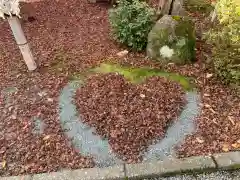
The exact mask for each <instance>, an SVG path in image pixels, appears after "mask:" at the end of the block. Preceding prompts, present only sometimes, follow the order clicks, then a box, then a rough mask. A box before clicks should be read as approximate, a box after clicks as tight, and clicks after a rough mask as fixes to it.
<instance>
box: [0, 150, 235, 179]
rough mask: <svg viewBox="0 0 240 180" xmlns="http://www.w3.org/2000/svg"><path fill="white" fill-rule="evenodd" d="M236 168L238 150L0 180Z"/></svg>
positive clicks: (115, 176) (121, 176)
mask: <svg viewBox="0 0 240 180" xmlns="http://www.w3.org/2000/svg"><path fill="white" fill-rule="evenodd" d="M239 168H240V151H236V152H228V153H219V154H214V155H212V156H195V157H189V158H183V159H166V160H164V161H152V162H144V163H139V164H121V165H115V166H111V167H107V168H89V169H77V170H65V171H59V172H52V173H43V174H35V175H32V176H30V175H26V176H14V177H13V176H11V177H0V180H120V179H122V180H126V179H139V178H150V177H154V176H169V175H173V174H179V173H191V172H207V171H217V170H234V169H239Z"/></svg>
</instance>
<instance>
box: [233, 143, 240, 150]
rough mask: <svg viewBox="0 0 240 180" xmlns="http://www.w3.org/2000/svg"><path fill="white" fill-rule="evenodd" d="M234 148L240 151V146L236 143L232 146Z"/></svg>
mask: <svg viewBox="0 0 240 180" xmlns="http://www.w3.org/2000/svg"><path fill="white" fill-rule="evenodd" d="M232 147H233V148H235V149H238V148H240V144H238V143H234V144H232Z"/></svg>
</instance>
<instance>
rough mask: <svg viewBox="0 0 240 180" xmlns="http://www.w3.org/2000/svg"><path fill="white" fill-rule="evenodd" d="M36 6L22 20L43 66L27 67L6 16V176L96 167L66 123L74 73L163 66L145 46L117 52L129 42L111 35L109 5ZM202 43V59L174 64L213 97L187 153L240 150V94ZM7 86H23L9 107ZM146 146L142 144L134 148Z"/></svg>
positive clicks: (1, 135) (2, 77)
mask: <svg viewBox="0 0 240 180" xmlns="http://www.w3.org/2000/svg"><path fill="white" fill-rule="evenodd" d="M29 1H32V0H29ZM22 5H23V6H24V4H22ZM32 6H33V8H34V9H35V18H36V21H33V22H28V21H25V20H24V19H23V20H22V26H23V29H24V32H25V34H26V36H27V39H28V40H29V42H30V44H31V46H32V50H33V53H34V56H35V57H36V61H37V63H38V65H39V68H38V70H37V71H35V72H32V73H29V72H28V71H27V70H26V66H25V64H24V62H23V60H22V57H21V54H20V52H19V49H18V47H17V46H16V43H15V41H14V39H13V36H12V33H11V30H10V28H9V25H8V23H7V21H3V20H1V21H0V29H1V33H0V90H1V94H0V114H1V115H0V164H1V165H0V176H3V175H19V174H26V173H41V172H47V171H56V170H59V169H62V168H84V167H92V166H93V165H94V162H93V161H92V159H91V157H83V156H81V154H79V153H78V152H77V151H76V150H75V149H73V148H72V147H69V146H68V140H67V139H66V137H65V135H64V133H63V132H62V130H61V127H60V124H59V117H58V113H57V104H58V96H59V93H60V90H61V89H62V88H63V86H64V85H65V84H66V83H67V81H68V78H69V75H71V74H72V73H74V72H82V71H83V70H84V69H86V68H88V67H92V66H95V65H97V64H99V63H100V62H103V61H105V60H106V59H114V61H117V62H119V63H121V64H126V65H133V66H137V67H140V66H144V65H147V66H151V67H156V68H158V67H159V65H158V63H156V62H153V61H150V60H148V59H146V58H145V54H144V53H142V54H141V53H132V52H131V53H129V54H128V56H126V57H125V58H122V59H118V58H115V56H116V54H117V53H118V52H119V51H121V50H124V49H125V48H124V47H120V46H119V45H118V44H116V43H115V42H114V41H112V39H111V37H110V36H109V33H110V30H109V23H108V11H107V9H108V7H107V6H104V5H98V4H90V3H88V1H87V0H81V1H80V0H68V1H65V0H58V1H57V0H56V1H55V0H42V1H39V2H34V3H32ZM199 44H200V47H197V48H198V51H197V55H198V56H197V59H198V62H197V63H195V64H193V65H186V66H182V67H176V66H174V65H170V66H169V67H167V68H168V70H169V71H175V72H179V73H180V74H184V75H188V76H193V77H195V78H196V83H197V84H198V86H199V89H200V91H201V92H202V99H203V104H208V105H207V106H206V105H205V106H204V108H203V110H202V111H203V114H202V115H201V116H200V117H199V118H198V119H197V122H198V131H197V133H196V134H195V135H193V136H190V137H188V138H187V140H186V143H185V144H184V145H183V146H182V147H181V148H180V149H179V153H180V156H181V157H182V156H190V155H196V154H204V153H206V154H208V153H213V152H219V151H223V150H225V151H226V150H235V149H237V148H235V147H237V146H238V144H237V143H238V139H239V138H240V135H239V133H238V132H239V104H238V102H237V101H236V100H237V99H239V95H238V94H236V91H234V90H231V89H230V88H229V87H228V86H224V85H222V82H221V81H220V80H218V79H216V78H206V74H207V73H212V72H211V70H209V69H206V68H205V63H204V57H205V56H204V54H203V53H202V52H203V50H202V49H201V47H202V46H204V45H201V43H198V45H199ZM59 64H60V66H59ZM150 81H154V82H155V81H156V80H154V79H153V80H152V79H151V80H149V84H148V85H149V86H151V84H150ZM146 83H147V82H146ZM160 84H161V83H160ZM6 87H16V88H18V91H17V92H16V93H12V94H11V97H12V99H13V101H12V102H10V105H9V104H8V106H7V107H6V102H5V97H4V96H3V94H2V90H3V89H5V88H6ZM135 88H136V87H135ZM153 88H157V87H153ZM133 89H134V88H133ZM135 90H136V89H135ZM43 92H44V93H43ZM136 92H137V90H136ZM204 94H210V96H208V95H207V96H204ZM9 97H10V96H9ZM146 98H147V96H146ZM210 107H211V108H212V109H213V111H212V109H211V110H209V109H210ZM223 109H224V110H225V111H223ZM214 112H215V113H214ZM223 112H229V114H225V113H223ZM33 116H35V117H39V118H41V119H42V120H43V121H44V123H45V125H46V126H45V130H44V133H43V134H42V135H35V134H33V133H32V129H33V122H32V117H33ZM205 117H206V118H205ZM209 119H210V120H209ZM215 119H216V120H215ZM147 123H148V122H147ZM212 124H213V126H211V125H212ZM147 125H148V124H147ZM211 127H214V128H211ZM162 129H164V128H163V127H162ZM210 130H211V133H210ZM219 132H220V133H221V135H220V134H219ZM162 133H163V132H159V134H160V135H162ZM155 135H156V134H155ZM155 135H154V136H155ZM149 137H150V136H149ZM208 139H209V140H208ZM236 142H237V143H236ZM111 144H115V145H116V144H117V143H115V142H111ZM146 144H147V142H145V145H146ZM113 147H114V146H113ZM116 147H117V146H116ZM120 147H122V146H121V145H120ZM223 147H224V148H223ZM125 148H127V147H125ZM123 149H124V148H123ZM204 149H206V150H204ZM200 150H201V152H200ZM116 152H117V150H116ZM122 152H123V151H122ZM138 153H139V150H136V151H135V152H134V154H138ZM123 156H124V154H123ZM136 156H138V155H136ZM129 159H131V157H128V160H129ZM133 160H134V161H137V159H135V158H134V159H133Z"/></svg>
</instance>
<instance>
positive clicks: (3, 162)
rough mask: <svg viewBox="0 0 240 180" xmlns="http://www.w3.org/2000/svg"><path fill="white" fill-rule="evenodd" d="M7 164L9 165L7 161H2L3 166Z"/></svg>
mask: <svg viewBox="0 0 240 180" xmlns="http://www.w3.org/2000/svg"><path fill="white" fill-rule="evenodd" d="M6 165H7V161H5V160H3V161H2V168H3V169H4V168H5V167H6Z"/></svg>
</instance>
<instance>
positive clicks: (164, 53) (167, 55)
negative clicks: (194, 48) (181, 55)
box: [160, 45, 174, 58]
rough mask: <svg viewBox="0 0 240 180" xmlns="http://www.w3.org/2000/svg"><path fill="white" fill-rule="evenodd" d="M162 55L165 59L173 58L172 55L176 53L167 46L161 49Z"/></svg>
mask: <svg viewBox="0 0 240 180" xmlns="http://www.w3.org/2000/svg"><path fill="white" fill-rule="evenodd" d="M160 54H161V55H162V57H164V58H171V57H172V55H173V54H174V51H173V49H170V48H169V47H168V46H167V45H165V46H163V47H161V49H160Z"/></svg>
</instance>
